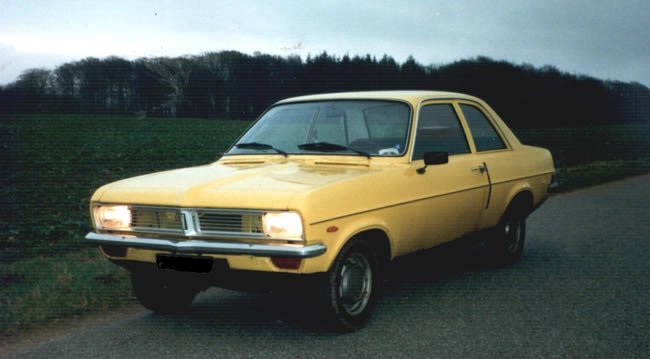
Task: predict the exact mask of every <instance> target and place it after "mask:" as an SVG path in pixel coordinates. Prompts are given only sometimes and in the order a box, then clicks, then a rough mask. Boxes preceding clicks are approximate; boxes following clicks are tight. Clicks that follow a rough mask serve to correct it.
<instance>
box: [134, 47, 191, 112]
mask: <svg viewBox="0 0 650 359" xmlns="http://www.w3.org/2000/svg"><path fill="white" fill-rule="evenodd" d="M144 64H145V66H146V67H147V69H148V70H149V71H151V72H153V73H155V74H156V75H158V76H159V77H160V81H161V82H162V83H164V84H165V85H167V86H168V87H169V89H170V93H169V95H168V97H169V100H168V101H167V102H166V103H164V104H162V106H164V107H168V108H169V114H170V115H171V116H174V117H175V116H176V109H177V105H178V104H179V103H180V102H181V101H183V99H184V95H185V88H186V87H187V83H188V81H189V79H190V75H191V73H192V66H191V65H192V64H191V62H190V61H189V60H188V59H187V58H184V57H175V58H167V57H157V58H154V59H147V60H146V61H145V62H144Z"/></svg>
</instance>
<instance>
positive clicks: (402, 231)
mask: <svg viewBox="0 0 650 359" xmlns="http://www.w3.org/2000/svg"><path fill="white" fill-rule="evenodd" d="M336 99H341V100H343V99H344V100H354V99H364V100H368V99H377V100H379V99H381V100H393V101H401V102H405V103H408V104H409V105H410V107H411V109H412V113H411V116H412V121H413V123H412V125H411V126H410V130H409V131H410V132H409V135H408V137H409V138H408V146H409V148H408V150H407V151H406V153H405V154H404V155H403V156H397V157H377V156H373V157H371V158H367V157H365V156H358V155H350V154H340V153H324V154H304V155H302V154H289V155H288V156H286V157H285V156H283V155H281V154H277V153H271V152H269V153H265V154H237V155H225V156H223V157H222V158H221V159H219V160H218V161H217V162H215V163H212V164H209V165H205V166H199V167H192V168H185V169H179V170H172V171H165V172H160V173H154V174H150V175H144V176H139V177H135V178H131V179H127V180H122V181H118V182H115V183H113V184H109V185H107V186H103V187H101V188H100V189H99V190H97V192H96V193H95V194H94V195H93V197H92V199H91V217H93V215H92V206H93V205H95V204H98V203H104V204H132V205H135V204H140V205H156V206H168V207H174V208H225V209H258V210H289V211H294V212H296V213H298V214H300V216H301V218H302V224H303V227H304V244H306V245H308V244H313V243H323V244H324V245H325V246H326V247H327V251H326V252H325V253H324V254H322V255H320V256H317V257H313V258H304V259H303V261H302V263H301V265H300V267H299V268H297V269H280V268H277V267H276V266H275V265H273V263H272V261H271V260H270V258H269V257H265V256H252V255H225V254H224V255H219V254H211V255H206V256H211V257H214V258H225V259H227V260H228V263H229V266H230V267H231V268H233V269H244V270H252V271H265V272H290V273H316V272H324V271H327V270H328V269H329V267H330V266H331V264H332V262H333V261H334V259H335V258H336V256H337V254H338V253H339V250H340V249H341V248H342V247H343V246H344V245H345V243H346V242H347V241H349V240H350V239H351V238H354V237H355V236H357V235H359V234H360V233H364V232H366V231H369V230H379V231H381V232H383V233H384V234H385V237H386V238H388V240H389V247H390V257H391V258H394V257H397V256H401V255H405V254H408V253H411V252H414V251H417V250H420V249H425V248H430V247H433V246H436V245H439V244H441V243H444V242H447V241H450V240H453V239H456V238H459V237H461V236H463V235H466V234H468V233H472V232H475V231H478V230H481V229H485V228H489V227H493V226H495V225H497V223H498V222H499V221H500V219H501V217H502V216H503V214H504V212H505V210H506V208H507V207H508V205H509V204H510V203H511V202H512V200H513V199H514V198H515V197H516V196H518V195H520V194H521V193H529V194H530V196H531V197H532V199H533V203H531V205H532V207H533V208H534V207H536V206H538V205H539V204H541V203H542V202H543V201H544V200H545V199H546V197H547V189H548V186H549V185H550V183H551V176H552V174H553V173H554V168H553V162H552V158H551V155H550V152H549V151H548V150H545V149H542V148H537V147H532V146H525V145H522V144H521V143H520V142H519V140H518V139H517V138H516V137H515V135H514V134H513V133H512V131H511V130H510V129H508V127H507V126H506V125H505V123H504V122H503V121H502V120H501V119H500V118H499V117H498V115H497V114H496V113H495V112H494V111H493V110H492V109H491V108H490V107H489V106H488V105H487V104H486V103H485V102H483V101H481V100H480V99H477V98H474V97H472V96H468V95H464V94H458V93H448V92H431V91H385V92H384V91H378V92H359V93H340V94H324V95H315V96H303V97H297V98H292V99H287V100H283V101H280V102H278V103H277V104H276V105H284V104H290V103H297V102H310V101H323V100H336ZM440 103H442V104H450V105H452V106H453V108H454V109H455V111H456V113H457V114H458V116H459V120H460V123H461V125H462V129H463V131H464V134H465V136H466V137H467V141H468V146H469V148H470V153H467V154H457V155H450V156H449V162H448V163H445V164H440V165H430V166H427V168H426V170H425V172H424V173H423V174H419V173H418V171H417V170H418V169H419V168H422V167H424V161H423V160H422V159H419V160H413V159H412V156H413V148H414V146H415V145H414V144H415V143H417V138H416V133H417V125H418V116H419V112H420V109H421V108H422V107H423V106H426V105H429V104H440ZM461 104H469V105H472V106H475V107H477V108H479V109H480V111H481V112H482V113H483V114H484V115H485V116H486V117H487V118H488V120H489V121H490V122H491V123H492V125H493V126H494V127H495V128H496V130H497V132H498V134H499V136H500V137H501V139H502V140H503V142H504V143H505V145H506V148H505V149H501V150H495V151H486V152H477V151H476V144H475V143H474V140H473V138H472V134H471V130H470V129H469V127H468V126H467V121H466V119H465V118H464V116H463V112H462V110H461V108H460V105H461ZM483 166H485V167H487V169H488V171H485V172H484V171H482V170H479V168H480V167H483ZM93 221H94V219H93ZM334 228H335V230H334ZM156 236H159V235H156ZM232 240H233V241H242V240H241V239H235V238H233V239H232ZM251 242H255V243H258V242H259V241H252V240H251ZM262 242H263V243H274V242H273V241H262ZM278 245H282V244H281V243H278ZM103 253H104V255H106V256H107V257H109V258H111V259H116V260H118V259H119V260H127V261H141V262H149V263H153V262H155V256H156V254H157V253H168V252H164V251H154V250H148V249H136V248H129V249H128V251H127V252H126V255H124V256H121V257H114V256H111V255H109V254H108V253H107V252H106V251H104V252H103ZM199 254H200V253H197V255H199Z"/></svg>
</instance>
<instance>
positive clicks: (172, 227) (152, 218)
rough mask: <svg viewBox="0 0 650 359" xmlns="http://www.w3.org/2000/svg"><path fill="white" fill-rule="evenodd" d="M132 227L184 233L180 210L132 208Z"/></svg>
mask: <svg viewBox="0 0 650 359" xmlns="http://www.w3.org/2000/svg"><path fill="white" fill-rule="evenodd" d="M131 227H132V228H134V229H138V230H143V229H149V228H153V229H157V230H162V231H172V232H182V231H183V221H182V217H181V211H180V210H178V209H161V208H143V207H132V208H131Z"/></svg>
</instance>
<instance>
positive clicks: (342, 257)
mask: <svg viewBox="0 0 650 359" xmlns="http://www.w3.org/2000/svg"><path fill="white" fill-rule="evenodd" d="M378 277H379V266H378V260H377V256H376V254H375V252H374V251H373V250H372V248H371V246H370V245H369V244H368V243H367V242H366V241H364V240H353V241H351V242H348V243H347V244H346V245H345V246H344V247H343V249H342V250H341V252H340V253H339V255H338V256H337V257H336V260H335V261H334V263H333V264H332V267H331V268H330V270H329V271H328V272H327V273H326V278H325V285H324V289H325V299H326V303H325V307H326V311H325V312H326V316H327V318H326V319H327V320H328V321H329V322H330V324H331V325H332V327H333V329H336V330H341V331H353V330H356V329H358V328H360V327H362V326H363V324H364V323H365V321H366V319H367V318H368V316H369V315H370V312H371V311H372V309H373V307H374V305H375V301H376V299H377V292H378V284H379V280H378V279H379V278H378Z"/></svg>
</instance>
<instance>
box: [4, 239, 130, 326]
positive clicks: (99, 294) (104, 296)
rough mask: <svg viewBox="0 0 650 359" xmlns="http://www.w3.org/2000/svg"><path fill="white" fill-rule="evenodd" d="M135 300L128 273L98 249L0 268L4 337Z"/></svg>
mask: <svg viewBox="0 0 650 359" xmlns="http://www.w3.org/2000/svg"><path fill="white" fill-rule="evenodd" d="M132 300H133V298H132V297H131V283H130V281H129V276H128V273H127V271H126V270H124V269H123V268H121V267H119V266H116V265H114V264H112V263H110V262H109V261H107V260H106V259H105V258H104V257H102V256H101V254H100V253H99V251H98V250H97V249H95V248H87V249H83V250H81V251H74V252H70V253H60V254H59V255H53V256H47V257H46V256H37V257H33V258H26V259H21V260H18V261H16V262H13V263H11V264H0V336H2V335H9V334H11V333H13V332H15V331H17V330H18V329H20V328H25V327H32V326H35V325H39V324H43V323H47V322H50V321H53V320H56V319H60V318H65V317H69V316H72V315H78V314H84V313H87V312H91V311H106V310H108V309H110V308H114V307H117V306H120V305H123V304H124V303H127V302H129V301H132Z"/></svg>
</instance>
